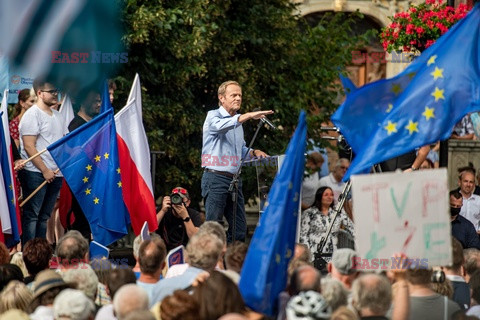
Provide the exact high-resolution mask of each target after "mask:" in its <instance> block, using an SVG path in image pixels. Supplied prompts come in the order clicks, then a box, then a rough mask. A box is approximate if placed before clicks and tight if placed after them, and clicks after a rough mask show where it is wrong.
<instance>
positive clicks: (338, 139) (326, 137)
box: [320, 134, 344, 142]
mask: <svg viewBox="0 0 480 320" xmlns="http://www.w3.org/2000/svg"><path fill="white" fill-rule="evenodd" d="M320 139H325V140H337V141H338V142H342V141H343V140H344V138H343V136H342V135H341V134H340V135H339V136H338V137H332V136H323V137H320Z"/></svg>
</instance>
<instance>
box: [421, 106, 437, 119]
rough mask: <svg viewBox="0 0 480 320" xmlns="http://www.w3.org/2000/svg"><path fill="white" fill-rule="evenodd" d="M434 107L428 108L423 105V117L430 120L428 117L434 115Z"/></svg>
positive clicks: (433, 116)
mask: <svg viewBox="0 0 480 320" xmlns="http://www.w3.org/2000/svg"><path fill="white" fill-rule="evenodd" d="M434 111H435V109H434V108H429V107H428V106H426V107H425V111H423V113H422V116H424V117H425V119H427V121H428V120H430V118H435V115H434Z"/></svg>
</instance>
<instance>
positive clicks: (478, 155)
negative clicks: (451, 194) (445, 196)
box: [448, 140, 480, 190]
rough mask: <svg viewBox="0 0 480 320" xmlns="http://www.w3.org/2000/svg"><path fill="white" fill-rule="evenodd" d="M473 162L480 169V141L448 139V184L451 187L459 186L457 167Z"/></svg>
mask: <svg viewBox="0 0 480 320" xmlns="http://www.w3.org/2000/svg"><path fill="white" fill-rule="evenodd" d="M469 162H471V163H473V165H474V167H475V168H476V169H477V171H478V169H480V141H477V140H449V141H448V185H449V187H450V190H451V189H454V188H457V187H458V173H457V169H458V168H460V167H464V166H467V165H468V163H469Z"/></svg>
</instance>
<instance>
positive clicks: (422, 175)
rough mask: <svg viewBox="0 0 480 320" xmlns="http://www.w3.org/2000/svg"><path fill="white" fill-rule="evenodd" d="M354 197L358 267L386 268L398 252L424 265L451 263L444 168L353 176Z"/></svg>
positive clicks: (445, 171) (415, 262)
mask: <svg viewBox="0 0 480 320" xmlns="http://www.w3.org/2000/svg"><path fill="white" fill-rule="evenodd" d="M352 195H353V215H354V220H355V234H356V237H355V243H356V250H357V253H358V255H359V257H360V258H361V259H362V260H361V261H360V260H359V261H358V262H359V263H361V265H360V266H359V265H358V263H357V267H359V268H360V269H378V268H381V269H388V267H384V266H385V265H390V264H391V263H392V262H394V261H395V260H393V259H392V258H393V255H394V254H395V253H404V254H405V255H406V256H407V257H408V258H409V259H410V260H411V262H414V264H417V265H419V266H423V267H432V266H440V265H448V264H450V262H451V256H452V249H451V238H450V236H451V227H450V214H449V197H448V187H447V170H446V169H444V168H442V169H435V170H422V171H416V172H408V173H380V174H370V175H357V176H353V177H352ZM382 259H383V260H382ZM372 264H373V267H372Z"/></svg>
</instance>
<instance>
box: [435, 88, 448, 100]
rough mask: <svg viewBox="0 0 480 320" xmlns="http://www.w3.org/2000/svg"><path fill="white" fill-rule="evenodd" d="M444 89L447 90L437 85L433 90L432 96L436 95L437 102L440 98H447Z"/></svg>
mask: <svg viewBox="0 0 480 320" xmlns="http://www.w3.org/2000/svg"><path fill="white" fill-rule="evenodd" d="M444 91H445V90H444V89H438V88H437V87H435V91H434V92H432V96H434V97H435V102H437V101H438V100H440V99H443V100H445V97H444V96H443V92H444Z"/></svg>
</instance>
